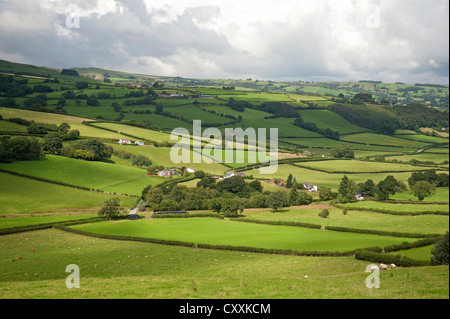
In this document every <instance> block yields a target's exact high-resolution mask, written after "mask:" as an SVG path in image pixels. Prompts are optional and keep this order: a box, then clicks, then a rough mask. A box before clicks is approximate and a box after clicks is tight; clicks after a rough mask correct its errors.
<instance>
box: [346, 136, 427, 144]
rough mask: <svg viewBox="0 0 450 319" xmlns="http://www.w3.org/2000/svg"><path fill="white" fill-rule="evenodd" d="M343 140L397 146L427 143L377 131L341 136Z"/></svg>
mask: <svg viewBox="0 0 450 319" xmlns="http://www.w3.org/2000/svg"><path fill="white" fill-rule="evenodd" d="M341 140H343V141H347V142H355V143H363V144H368V145H387V146H397V147H423V146H426V145H428V144H427V143H423V142H418V141H411V140H407V139H400V138H397V137H393V136H387V135H380V134H375V133H361V134H351V135H345V136H341Z"/></svg>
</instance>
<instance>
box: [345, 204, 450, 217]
mask: <svg viewBox="0 0 450 319" xmlns="http://www.w3.org/2000/svg"><path fill="white" fill-rule="evenodd" d="M343 206H345V207H350V208H357V209H359V210H371V209H377V210H386V211H390V212H398V213H405V214H408V213H412V214H414V213H421V212H430V211H431V212H447V213H448V212H449V206H448V205H435V204H423V205H415V204H402V203H395V204H394V203H385V202H374V201H361V202H357V203H350V204H343Z"/></svg>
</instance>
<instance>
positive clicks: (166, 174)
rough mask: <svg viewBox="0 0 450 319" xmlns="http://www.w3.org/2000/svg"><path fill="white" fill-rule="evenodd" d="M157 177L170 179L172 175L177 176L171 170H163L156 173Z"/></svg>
mask: <svg viewBox="0 0 450 319" xmlns="http://www.w3.org/2000/svg"><path fill="white" fill-rule="evenodd" d="M157 175H158V176H160V177H170V176H173V175H177V172H175V171H174V170H173V169H170V168H169V169H163V170H162V171H159V172H158V173H157Z"/></svg>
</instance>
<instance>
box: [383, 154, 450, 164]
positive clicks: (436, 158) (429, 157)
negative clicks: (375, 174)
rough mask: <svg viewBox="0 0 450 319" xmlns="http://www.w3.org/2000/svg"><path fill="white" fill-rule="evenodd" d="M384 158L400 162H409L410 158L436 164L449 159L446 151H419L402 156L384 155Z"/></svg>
mask: <svg viewBox="0 0 450 319" xmlns="http://www.w3.org/2000/svg"><path fill="white" fill-rule="evenodd" d="M386 160H388V161H392V160H398V161H400V162H409V161H411V160H418V161H422V162H423V161H426V162H428V161H429V162H434V163H436V164H440V163H442V162H445V161H448V160H449V155H448V153H447V154H445V153H442V154H432V153H431V154H430V153H420V154H416V155H402V156H390V157H386Z"/></svg>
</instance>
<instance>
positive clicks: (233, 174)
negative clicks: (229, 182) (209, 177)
mask: <svg viewBox="0 0 450 319" xmlns="http://www.w3.org/2000/svg"><path fill="white" fill-rule="evenodd" d="M233 176H240V177H245V173H241V172H238V173H235V172H233V171H229V172H227V175H225V176H223V177H219V179H227V178H230V177H233Z"/></svg>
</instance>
